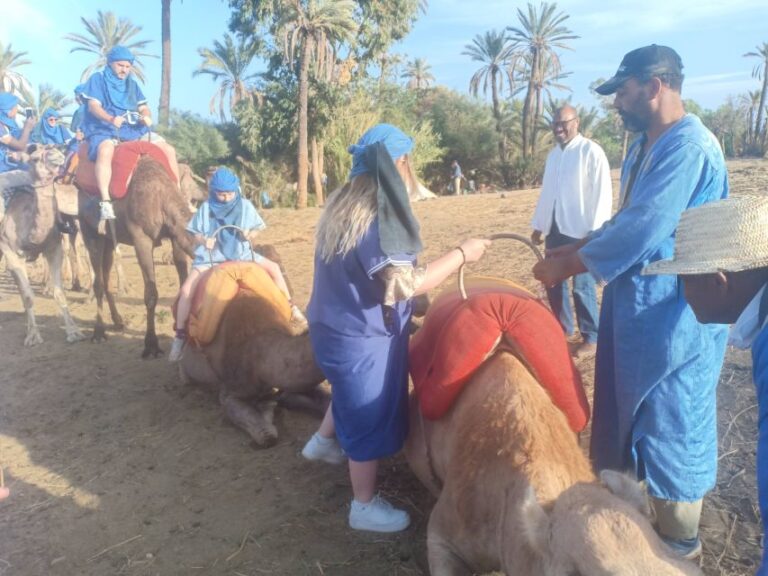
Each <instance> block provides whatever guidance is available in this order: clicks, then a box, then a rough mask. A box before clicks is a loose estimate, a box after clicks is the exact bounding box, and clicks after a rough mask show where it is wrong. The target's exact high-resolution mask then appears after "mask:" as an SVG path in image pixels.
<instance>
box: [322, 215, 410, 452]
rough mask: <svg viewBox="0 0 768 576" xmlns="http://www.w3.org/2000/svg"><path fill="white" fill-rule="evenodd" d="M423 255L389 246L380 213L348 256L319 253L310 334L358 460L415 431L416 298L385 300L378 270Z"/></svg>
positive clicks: (339, 425) (346, 441) (345, 442)
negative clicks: (411, 391)
mask: <svg viewBox="0 0 768 576" xmlns="http://www.w3.org/2000/svg"><path fill="white" fill-rule="evenodd" d="M415 262H416V257H415V256H413V255H408V254H401V255H395V256H387V255H386V254H385V253H384V252H383V251H382V249H381V246H380V243H379V226H378V219H377V220H374V222H373V223H372V224H371V226H370V228H369V229H368V231H367V232H366V233H365V235H364V236H363V238H362V239H361V240H360V242H359V243H358V245H357V246H355V248H354V249H353V250H351V251H350V252H349V253H348V254H346V255H345V256H344V257H341V256H336V257H335V258H334V259H333V260H332V261H331V262H330V263H326V262H325V261H323V259H322V258H321V257H320V256H319V255H317V254H316V255H315V277H314V285H313V288H312V296H311V298H310V301H309V306H308V308H307V317H308V319H309V334H310V337H311V339H312V346H313V348H314V351H315V357H316V359H317V362H318V365H319V366H320V368H321V370H322V371H323V373H324V374H325V377H326V378H327V379H328V381H329V382H330V383H331V389H332V395H333V419H334V423H335V425H336V435H337V437H338V439H339V443H340V444H341V446H342V448H344V451H345V452H346V453H347V454H348V455H349V457H350V458H351V459H352V460H355V461H357V462H365V461H369V460H376V459H379V458H383V457H385V456H390V455H392V454H395V453H397V452H398V451H399V450H400V449H401V448H402V446H403V443H404V442H405V438H406V436H407V435H408V339H409V332H408V321H409V319H410V317H411V303H410V301H402V302H397V303H396V304H395V305H394V306H392V307H390V306H384V304H383V301H384V282H383V281H382V280H381V279H379V277H378V276H377V275H376V273H377V272H379V271H380V270H382V269H383V268H385V267H386V266H390V265H394V266H397V265H402V266H405V265H407V266H412V265H413V264H414V263H415Z"/></svg>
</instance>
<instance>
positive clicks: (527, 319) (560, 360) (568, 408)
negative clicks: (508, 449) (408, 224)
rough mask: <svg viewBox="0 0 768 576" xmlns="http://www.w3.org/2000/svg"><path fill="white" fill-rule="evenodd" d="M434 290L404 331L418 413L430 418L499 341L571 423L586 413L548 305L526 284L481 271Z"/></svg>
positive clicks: (580, 424) (579, 425) (578, 423)
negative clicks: (414, 324)
mask: <svg viewBox="0 0 768 576" xmlns="http://www.w3.org/2000/svg"><path fill="white" fill-rule="evenodd" d="M466 285H467V288H468V296H469V297H468V299H467V300H462V299H461V296H460V295H459V294H458V292H457V291H456V290H447V291H445V292H443V293H442V294H440V296H438V298H437V299H436V300H435V302H434V303H433V304H432V306H431V307H430V309H429V310H428V311H427V315H426V317H425V319H424V325H423V326H422V328H421V329H420V330H419V331H418V332H417V333H416V334H415V335H414V337H413V338H412V339H411V346H410V352H409V356H410V369H411V377H412V378H413V384H414V388H415V390H416V393H417V394H418V397H419V406H420V407H421V411H422V413H423V414H424V416H425V417H426V418H428V419H431V420H436V419H438V418H440V417H441V416H442V415H444V414H445V413H446V412H447V411H448V410H449V409H450V407H451V405H452V404H453V402H454V400H455V399H456V398H457V397H458V395H459V393H460V392H461V390H462V387H463V386H464V384H465V383H466V382H467V381H468V380H469V379H470V378H471V376H472V375H473V374H474V373H475V372H476V371H477V369H478V368H479V367H480V366H481V365H482V364H483V362H485V360H486V359H488V358H489V357H490V356H491V355H492V354H493V353H494V352H495V351H496V350H497V349H498V347H499V346H503V347H504V348H506V349H508V350H512V351H514V353H515V354H516V355H517V356H518V357H519V358H520V359H521V360H522V361H523V362H524V363H525V365H526V366H527V368H528V369H529V370H530V372H531V373H532V374H533V376H534V377H535V378H536V380H537V381H538V382H539V383H540V384H541V385H542V386H543V387H544V389H545V390H546V391H547V392H548V393H549V395H550V397H551V398H552V401H553V402H554V404H555V405H556V406H557V407H558V408H559V409H560V410H562V412H563V413H564V414H565V416H566V417H567V419H568V423H569V424H570V426H571V428H572V429H573V430H577V431H578V430H582V429H583V428H584V427H585V426H586V425H587V422H588V421H589V404H588V402H587V397H586V394H585V393H584V387H583V385H582V382H581V376H580V374H579V371H578V370H577V369H576V367H575V366H574V364H573V361H572V360H571V357H570V354H569V352H568V345H567V342H566V340H565V336H564V335H563V331H562V329H561V328H560V325H559V323H558V322H557V319H556V318H555V317H554V315H553V314H552V312H551V311H550V310H549V309H548V308H547V307H546V306H545V305H544V304H543V303H542V302H540V301H539V300H538V299H537V298H535V297H534V296H533V294H531V293H530V292H528V291H527V290H525V289H523V288H521V287H519V286H517V285H515V284H513V283H510V282H508V281H505V280H498V281H493V279H490V278H481V279H478V280H477V281H475V282H469V283H467V284H466Z"/></svg>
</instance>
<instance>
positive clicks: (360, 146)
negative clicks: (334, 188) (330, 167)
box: [347, 124, 413, 180]
mask: <svg viewBox="0 0 768 576" xmlns="http://www.w3.org/2000/svg"><path fill="white" fill-rule="evenodd" d="M377 142H381V143H382V144H383V145H384V147H385V148H386V149H387V152H389V155H390V157H391V158H392V160H395V159H396V158H400V156H402V155H403V154H408V152H410V151H411V150H413V138H411V137H409V136H406V135H405V134H404V133H403V131H402V130H400V128H397V127H396V126H392V124H377V125H376V126H374V127H373V128H371V129H369V130H368V131H367V132H366V133H365V134H363V135H362V136H361V137H360V140H358V141H357V144H352V146H350V147H349V148H348V149H347V151H348V152H349V153H350V154H352V170H351V172H350V173H349V179H350V180H352V178H354V177H355V176H358V175H360V174H365V173H370V172H371V168H370V167H369V166H368V165H367V164H366V162H365V151H366V149H367V148H368V146H370V145H372V144H376V143H377Z"/></svg>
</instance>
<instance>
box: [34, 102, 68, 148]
mask: <svg viewBox="0 0 768 576" xmlns="http://www.w3.org/2000/svg"><path fill="white" fill-rule="evenodd" d="M60 120H61V116H60V115H59V113H58V112H57V111H56V110H54V109H53V108H46V109H45V112H43V117H42V118H40V122H38V123H37V126H35V129H34V130H33V131H32V136H31V137H30V140H31V141H32V142H34V143H40V144H53V145H55V146H60V147H64V146H68V145H69V142H70V140H72V138H73V134H72V133H71V132H70V131H69V130H68V129H67V127H66V126H64V125H63V124H61V122H60Z"/></svg>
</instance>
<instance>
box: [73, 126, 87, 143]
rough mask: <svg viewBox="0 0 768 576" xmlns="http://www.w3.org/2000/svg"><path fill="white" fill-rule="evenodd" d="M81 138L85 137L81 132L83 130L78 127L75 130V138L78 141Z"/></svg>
mask: <svg viewBox="0 0 768 576" xmlns="http://www.w3.org/2000/svg"><path fill="white" fill-rule="evenodd" d="M83 138H85V134H83V131H82V130H80V129H79V128H78V129H77V131H76V132H75V139H76V140H77V141H78V142H80V141H82V139H83Z"/></svg>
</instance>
